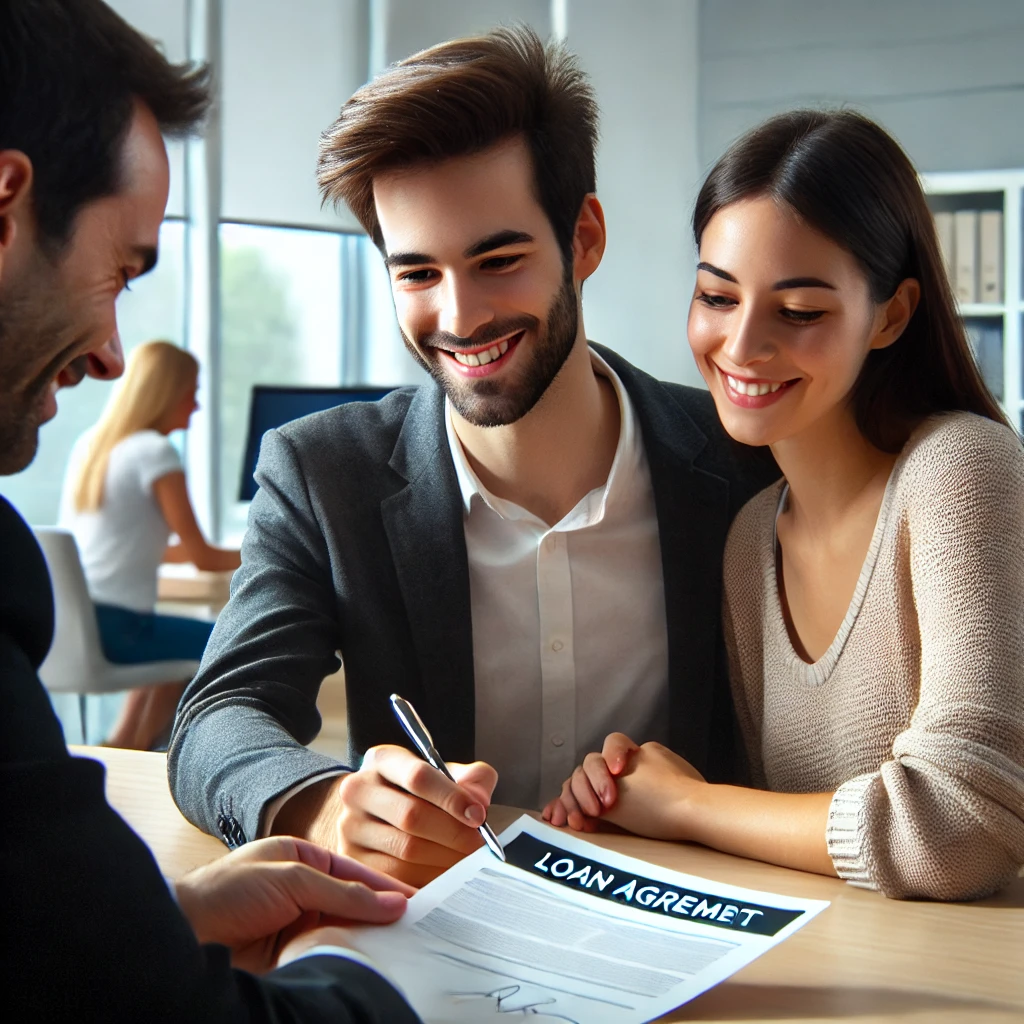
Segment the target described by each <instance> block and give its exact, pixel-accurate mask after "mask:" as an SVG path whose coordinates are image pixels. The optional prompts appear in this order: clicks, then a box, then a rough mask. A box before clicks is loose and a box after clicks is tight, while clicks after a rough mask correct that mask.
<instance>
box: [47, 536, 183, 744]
mask: <svg viewBox="0 0 1024 1024" xmlns="http://www.w3.org/2000/svg"><path fill="white" fill-rule="evenodd" d="M35 535H36V539H37V540H38V541H39V546H40V547H41V548H42V549H43V555H44V556H45V557H46V564H47V566H48V567H49V569H50V579H51V581H52V583H53V603H54V612H55V618H54V631H53V646H52V647H51V648H50V653H49V654H48V655H47V656H46V661H44V662H43V664H42V667H41V668H40V669H39V677H40V679H42V681H43V685H44V686H45V687H46V688H47V690H49V691H50V692H51V693H77V694H78V695H79V700H78V709H79V714H80V715H81V721H82V740H83V742H84V741H85V711H86V707H85V698H86V695H87V694H90V693H116V692H118V691H120V690H133V689H135V688H137V687H139V686H154V685H157V684H159V683H171V682H174V681H175V680H179V679H180V680H187V679H191V678H192V677H193V676H194V675H195V674H196V672H197V671H198V669H199V662H198V661H186V660H180V661H147V662H142V663H140V664H138V665H115V664H114V663H113V662H110V661H107V659H106V657H105V656H104V654H103V647H102V645H101V644H100V632H99V627H98V626H97V625H96V609H95V607H94V606H93V602H92V598H91V597H90V596H89V591H88V588H87V587H86V584H85V573H83V572H82V562H81V559H80V558H79V556H78V545H77V544H76V543H75V538H74V537H73V536H72V535H71V534H70V533H69V532H68V531H67V530H58V529H51V528H50V527H42V526H40V527H36V528H35Z"/></svg>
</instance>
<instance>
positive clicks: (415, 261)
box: [384, 252, 434, 270]
mask: <svg viewBox="0 0 1024 1024" xmlns="http://www.w3.org/2000/svg"><path fill="white" fill-rule="evenodd" d="M433 262H434V260H433V259H431V257H429V256H427V255H426V253H422V252H392V253H388V255H387V256H385V257H384V266H385V267H387V268H388V270H390V269H391V268H392V267H422V266H423V264H424V263H433Z"/></svg>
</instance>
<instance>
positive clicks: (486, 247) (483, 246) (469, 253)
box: [462, 228, 534, 260]
mask: <svg viewBox="0 0 1024 1024" xmlns="http://www.w3.org/2000/svg"><path fill="white" fill-rule="evenodd" d="M533 240H534V239H533V235H528V234H527V233H526V232H525V231H513V230H511V228H506V229H505V230H504V231H495V232H494V234H493V235H488V236H487V237H486V238H481V239H480V241H479V242H474V243H473V244H472V245H471V246H470V247H469V248H468V249H465V250H463V253H462V255H463V257H464V258H465V259H467V260H471V259H473V258H474V257H476V256H483V254H484V253H485V252H491V251H492V250H494V249H502V248H504V247H505V246H506V245H522V244H523V242H532V241H533Z"/></svg>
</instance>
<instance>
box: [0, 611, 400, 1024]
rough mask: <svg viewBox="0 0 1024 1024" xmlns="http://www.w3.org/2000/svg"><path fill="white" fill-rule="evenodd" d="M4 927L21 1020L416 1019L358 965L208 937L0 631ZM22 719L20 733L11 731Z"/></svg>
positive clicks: (8, 983)
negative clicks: (254, 958) (254, 949)
mask: <svg viewBox="0 0 1024 1024" xmlns="http://www.w3.org/2000/svg"><path fill="white" fill-rule="evenodd" d="M0 719H2V721H0V822H2V823H3V827H2V829H0V878H2V879H3V882H2V884H0V929H2V933H3V943H2V945H3V949H4V955H3V958H2V960H0V962H2V965H3V966H2V973H3V980H2V991H3V1007H4V1015H5V1016H7V1017H8V1019H10V1020H18V1021H41V1022H42V1021H61V1022H66V1021H77V1022H87V1021H104V1022H107V1021H114V1022H119V1021H126V1022H127V1021H131V1022H139V1021H145V1022H147V1024H153V1022H163V1021H175V1022H178V1021H180V1022H189V1024H204V1022H207V1021H209V1022H210V1024H213V1022H218V1024H222V1022H223V1024H226V1022H235V1021H238V1022H243V1021H245V1022H250V1021H251V1022H266V1024H299V1022H302V1024H310V1022H319V1021H322V1022H324V1024H327V1022H331V1024H357V1022H358V1024H414V1022H415V1021H417V1020H418V1018H417V1017H416V1015H415V1014H414V1013H413V1012H412V1011H411V1010H410V1009H409V1007H408V1006H407V1004H406V1003H405V1002H404V1001H403V1000H402V998H401V997H400V996H399V995H398V993H397V992H396V991H395V990H394V989H393V988H392V987H391V986H390V985H389V984H388V983H387V982H386V981H385V980H384V979H383V978H381V977H380V976H379V975H377V974H376V973H375V972H373V971H372V970H370V969H369V968H367V967H364V966H363V965H361V964H357V963H353V962H351V961H349V960H345V959H342V958H337V957H325V956H317V957H311V958H309V959H307V960H299V961H295V962H294V963H292V964H289V965H288V966H287V967H285V968H283V969H282V970H279V971H274V972H272V973H271V974H269V975H266V976H265V977H262V978H257V977H254V976H252V975H249V974H246V973H245V972H242V971H236V970H233V969H232V968H231V966H230V963H229V959H228V951H227V950H226V949H225V948H224V947H221V946H200V945H199V944H198V943H197V942H196V940H195V937H194V935H193V934H192V930H191V928H190V927H189V925H188V922H187V921H186V920H185V919H184V917H182V915H181V913H180V912H179V910H178V908H177V905H176V903H175V902H174V900H173V898H172V897H171V894H170V891H169V889H168V887H167V884H166V882H165V881H164V879H163V877H162V876H161V874H160V872H159V870H158V868H157V865H156V863H155V862H154V860H153V857H152V855H151V854H150V852H149V850H148V849H147V848H146V846H145V844H143V842H142V841H141V840H140V839H139V838H138V836H136V835H135V833H134V832H132V830H131V829H130V828H129V827H128V826H127V825H126V824H125V822H124V821H123V820H122V819H121V818H120V817H119V816H118V815H117V814H116V813H115V812H114V811H113V810H112V809H111V808H110V806H109V805H108V804H107V802H106V799H105V796H104V789H103V778H104V771H103V767H102V765H100V764H98V763H97V762H95V761H89V760H85V759H83V758H73V757H70V756H69V755H68V753H67V750H66V748H65V747H64V744H63V740H62V739H61V738H60V726H59V724H58V723H57V721H56V718H55V716H54V715H53V712H52V709H51V708H50V706H49V701H48V699H47V697H46V694H45V692H44V690H43V688H42V686H41V685H40V683H39V681H38V679H37V677H36V673H35V668H34V666H33V664H32V661H31V660H30V659H29V657H28V656H27V655H26V654H25V652H24V650H23V648H22V647H21V646H20V645H19V644H18V643H16V642H15V641H14V640H13V639H12V638H11V637H10V635H9V634H6V633H3V632H2V631H0ZM15 730H17V732H18V733H19V734H20V735H15Z"/></svg>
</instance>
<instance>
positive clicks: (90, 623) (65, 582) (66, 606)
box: [35, 526, 105, 693]
mask: <svg viewBox="0 0 1024 1024" xmlns="http://www.w3.org/2000/svg"><path fill="white" fill-rule="evenodd" d="M35 535H36V540H38V541H39V546H40V547H41V548H42V549H43V555H44V556H45V557H46V564H47V566H48V567H49V569H50V579H51V581H52V583H53V603H54V613H55V614H54V630H53V646H52V647H51V648H50V653H49V654H48V655H47V656H46V661H44V662H43V664H42V667H41V668H40V670H39V677H40V679H42V681H43V685H44V686H45V687H46V688H47V689H48V690H52V691H54V692H56V693H82V692H84V691H86V690H87V689H88V685H89V684H88V681H89V680H90V679H91V678H92V677H93V676H94V675H95V673H96V671H97V669H99V668H100V666H102V664H103V663H104V661H105V659H104V657H103V648H102V647H101V645H100V631H99V627H98V626H97V624H96V609H95V606H94V605H93V602H92V598H91V597H90V596H89V589H88V587H87V586H86V583H85V573H84V572H83V571H82V561H81V559H80V558H79V556H78V545H77V544H76V543H75V538H74V537H73V536H72V534H71V533H69V532H68V531H67V530H58V529H56V528H51V527H45V526H39V527H36V528H35Z"/></svg>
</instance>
